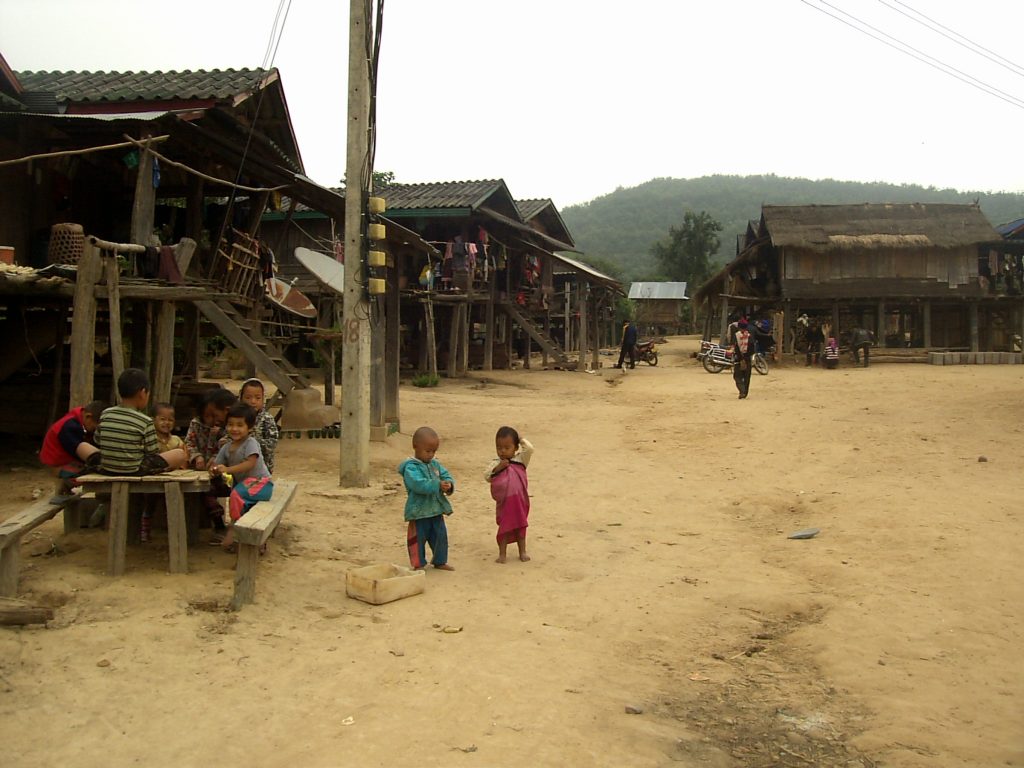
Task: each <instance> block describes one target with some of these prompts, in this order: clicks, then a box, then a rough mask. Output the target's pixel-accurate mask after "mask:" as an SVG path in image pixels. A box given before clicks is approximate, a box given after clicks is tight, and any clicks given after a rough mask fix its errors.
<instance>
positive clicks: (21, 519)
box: [0, 499, 65, 597]
mask: <svg viewBox="0 0 1024 768" xmlns="http://www.w3.org/2000/svg"><path fill="white" fill-rule="evenodd" d="M64 506H65V504H51V503H50V502H49V500H45V499H44V500H41V501H37V502H36V503H35V504H33V505H31V506H30V507H28V508H26V509H24V510H23V511H21V512H19V513H18V514H16V515H14V516H13V517H9V518H7V519H6V520H4V521H3V522H2V523H0V597H15V596H17V594H18V566H19V564H20V561H21V537H22V536H24V535H25V534H26V533H28V532H29V531H31V530H32V529H33V528H36V527H38V526H40V525H42V524H43V523H45V522H46V521H47V520H51V519H53V518H54V517H55V516H56V514H57V513H58V512H60V511H61V510H62V509H64Z"/></svg>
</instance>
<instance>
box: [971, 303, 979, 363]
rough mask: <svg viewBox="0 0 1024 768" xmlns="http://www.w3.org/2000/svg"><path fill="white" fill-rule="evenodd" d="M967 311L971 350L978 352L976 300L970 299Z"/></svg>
mask: <svg viewBox="0 0 1024 768" xmlns="http://www.w3.org/2000/svg"><path fill="white" fill-rule="evenodd" d="M968 312H969V313H970V322H971V352H978V351H980V349H981V348H980V345H979V343H978V302H976V301H972V302H971V304H970V308H969V309H968Z"/></svg>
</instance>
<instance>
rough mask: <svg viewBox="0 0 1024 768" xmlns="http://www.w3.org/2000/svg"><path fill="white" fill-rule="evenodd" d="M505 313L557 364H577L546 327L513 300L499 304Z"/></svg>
mask: <svg viewBox="0 0 1024 768" xmlns="http://www.w3.org/2000/svg"><path fill="white" fill-rule="evenodd" d="M498 306H500V307H501V308H502V309H503V310H504V311H505V313H506V314H507V315H508V316H509V317H511V318H512V319H513V320H515V321H516V323H517V324H518V325H519V327H520V328H522V329H523V330H524V331H526V333H527V334H529V336H530V338H531V339H533V340H534V341H536V342H537V343H538V344H539V345H540V347H541V349H543V350H544V351H545V352H547V353H548V354H549V355H550V356H551V357H552V358H554V360H555V364H556V365H557V366H559V367H561V368H570V367H574V366H575V364H574V363H572V362H571V361H570V360H569V357H568V356H567V355H566V354H565V350H563V349H562V347H561V346H560V345H559V344H558V343H557V342H556V341H555V340H554V339H552V338H551V337H550V336H548V334H546V333H545V332H544V327H543V326H541V325H540V324H539V323H537V322H536V321H534V320H533V318H531V317H530V316H529V315H527V314H526V313H525V312H523V311H521V310H520V309H519V307H518V306H516V305H515V304H513V303H512V302H502V303H501V304H499V305H498Z"/></svg>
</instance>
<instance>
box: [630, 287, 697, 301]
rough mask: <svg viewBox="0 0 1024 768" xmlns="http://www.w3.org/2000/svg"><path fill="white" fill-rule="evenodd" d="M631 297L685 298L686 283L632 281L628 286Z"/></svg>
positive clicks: (686, 297)
mask: <svg viewBox="0 0 1024 768" xmlns="http://www.w3.org/2000/svg"><path fill="white" fill-rule="evenodd" d="M629 298H631V299H640V300H643V299H686V300H689V298H690V297H689V296H687V295H686V283H633V284H632V285H630V286H629Z"/></svg>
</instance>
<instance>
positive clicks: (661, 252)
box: [651, 211, 722, 286]
mask: <svg viewBox="0 0 1024 768" xmlns="http://www.w3.org/2000/svg"><path fill="white" fill-rule="evenodd" d="M721 231H722V225H721V224H719V223H718V222H717V221H715V219H714V218H712V216H711V214H709V213H708V212H707V211H701V212H700V213H694V212H693V211H687V212H686V213H685V215H684V216H683V223H682V225H681V226H678V227H671V228H670V229H669V231H668V237H667V238H666V239H664V240H661V241H660V242H657V243H655V244H654V245H653V246H652V247H651V254H652V255H653V256H654V258H655V259H657V261H658V264H659V266H660V267H661V271H662V272H664V273H665V276H666V277H668V279H669V280H671V281H676V282H683V281H685V282H688V283H689V284H690V285H692V286H698V285H702V284H703V283H704V281H705V280H707V279H708V278H709V277H710V276H711V258H712V256H714V254H715V253H717V251H718V246H719V245H721V241H720V240H719V237H718V233H719V232H721Z"/></svg>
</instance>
